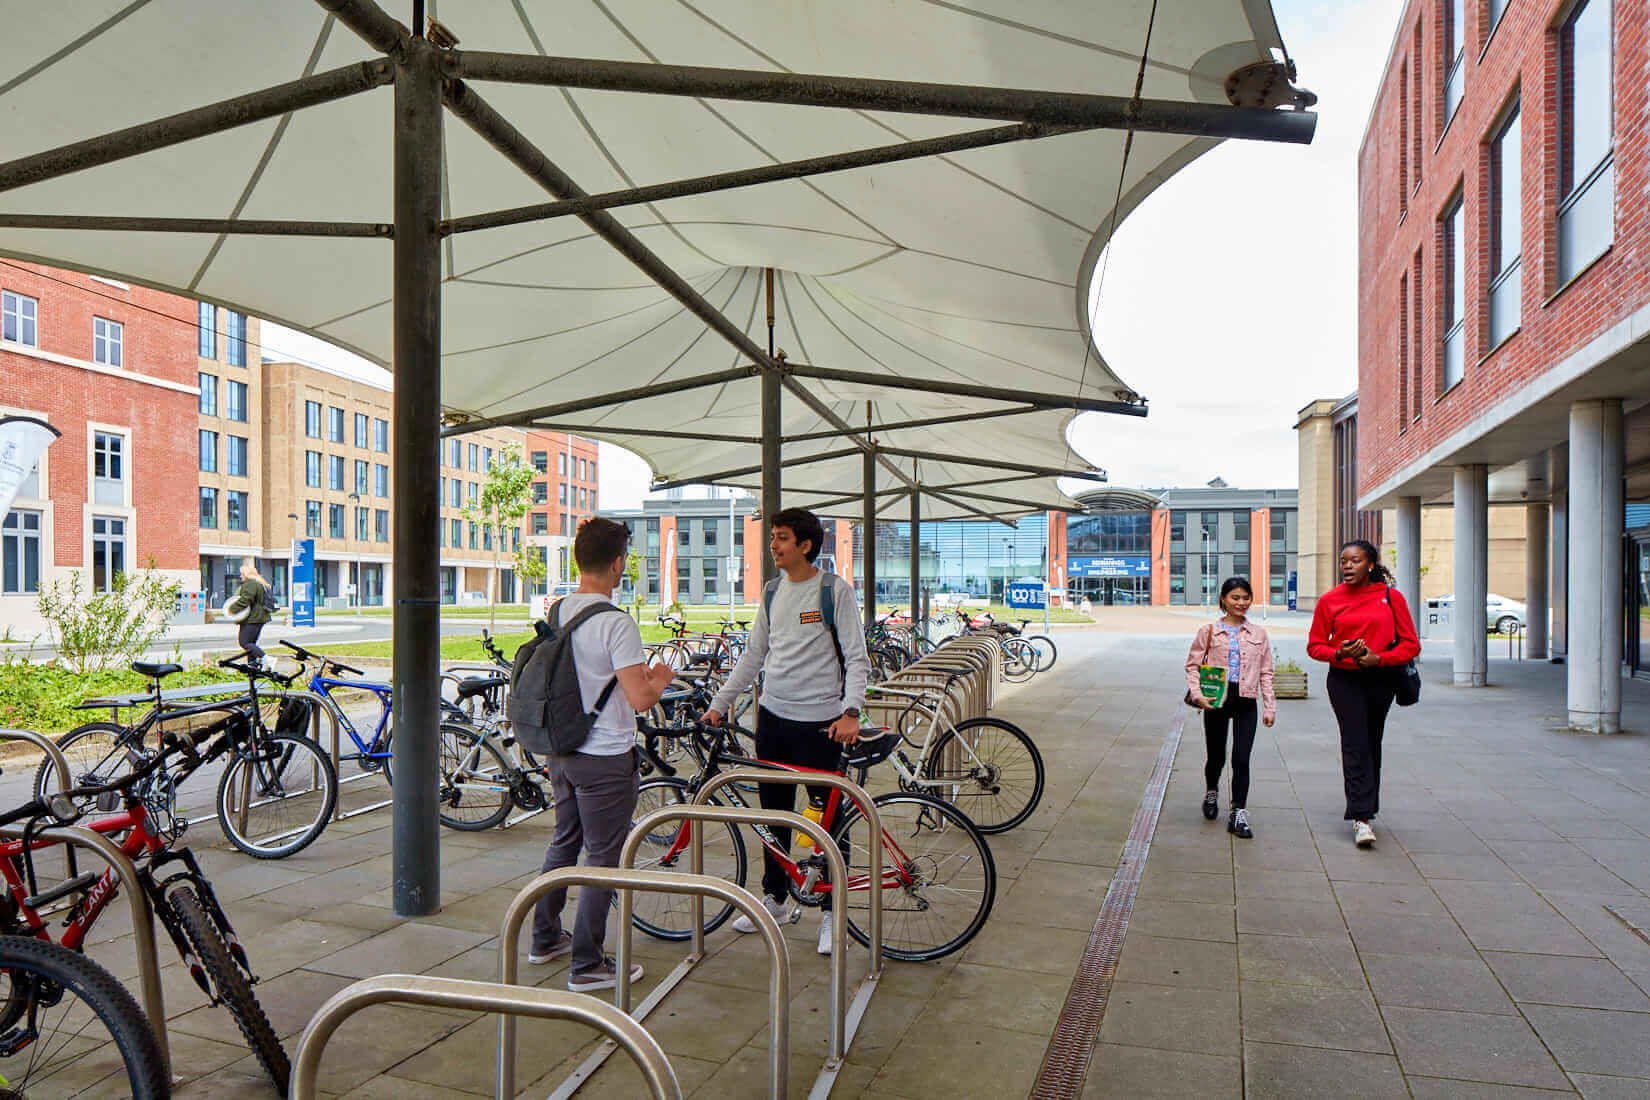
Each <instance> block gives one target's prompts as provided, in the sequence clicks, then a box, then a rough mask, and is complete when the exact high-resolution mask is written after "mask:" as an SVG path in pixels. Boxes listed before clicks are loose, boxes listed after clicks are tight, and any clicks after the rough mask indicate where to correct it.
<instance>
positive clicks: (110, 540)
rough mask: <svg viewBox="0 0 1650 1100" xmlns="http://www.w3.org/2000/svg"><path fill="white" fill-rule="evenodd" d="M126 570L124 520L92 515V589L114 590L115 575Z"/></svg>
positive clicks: (94, 590)
mask: <svg viewBox="0 0 1650 1100" xmlns="http://www.w3.org/2000/svg"><path fill="white" fill-rule="evenodd" d="M124 572H126V521H125V520H123V519H118V518H116V517H114V516H93V517H92V591H93V592H110V591H113V590H114V583H115V577H117V576H118V575H120V574H121V573H124Z"/></svg>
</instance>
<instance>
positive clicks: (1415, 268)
mask: <svg viewBox="0 0 1650 1100" xmlns="http://www.w3.org/2000/svg"><path fill="white" fill-rule="evenodd" d="M1409 294H1410V297H1409V303H1410V307H1409V317H1410V325H1411V328H1410V336H1409V347H1410V352H1411V355H1410V358H1411V363H1410V368H1411V370H1410V376H1409V393H1410V398H1411V399H1412V400H1413V401H1414V402H1415V417H1414V418H1415V419H1416V420H1419V419H1421V380H1422V379H1423V378H1424V377H1425V373H1424V369H1423V367H1422V364H1421V361H1422V360H1423V359H1425V358H1426V354H1425V350H1424V349H1425V348H1426V344H1424V343H1423V342H1422V341H1421V251H1420V249H1416V251H1415V258H1414V261H1413V262H1412V263H1411V264H1410V272H1409Z"/></svg>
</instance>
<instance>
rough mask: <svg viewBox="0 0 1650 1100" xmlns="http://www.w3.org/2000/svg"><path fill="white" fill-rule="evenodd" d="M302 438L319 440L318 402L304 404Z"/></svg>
mask: <svg viewBox="0 0 1650 1100" xmlns="http://www.w3.org/2000/svg"><path fill="white" fill-rule="evenodd" d="M304 438H306V439H320V438H321V403H320V402H319V401H309V400H306V401H305V402H304Z"/></svg>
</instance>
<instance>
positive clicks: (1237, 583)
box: [1220, 577, 1255, 611]
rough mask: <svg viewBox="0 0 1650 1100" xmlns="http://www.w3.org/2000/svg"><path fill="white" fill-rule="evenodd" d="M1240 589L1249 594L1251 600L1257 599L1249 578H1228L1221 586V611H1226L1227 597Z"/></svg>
mask: <svg viewBox="0 0 1650 1100" xmlns="http://www.w3.org/2000/svg"><path fill="white" fill-rule="evenodd" d="M1240 588H1241V589H1243V590H1244V591H1245V592H1247V593H1249V598H1250V599H1251V600H1253V599H1254V598H1255V590H1254V589H1253V588H1251V587H1249V578H1248V577H1227V578H1226V581H1225V583H1223V584H1222V585H1221V586H1220V609H1221V610H1222V611H1225V610H1226V597H1227V596H1229V595H1231V594H1232V593H1233V592H1235V591H1237V590H1238V589H1240Z"/></svg>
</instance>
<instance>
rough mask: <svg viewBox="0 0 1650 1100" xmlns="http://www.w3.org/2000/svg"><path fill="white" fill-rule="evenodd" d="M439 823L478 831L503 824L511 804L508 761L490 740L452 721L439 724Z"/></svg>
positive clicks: (454, 827) (437, 796)
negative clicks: (484, 739)
mask: <svg viewBox="0 0 1650 1100" xmlns="http://www.w3.org/2000/svg"><path fill="white" fill-rule="evenodd" d="M436 798H437V799H438V804H439V806H440V807H441V824H443V825H445V826H447V828H449V829H461V830H463V831H465V832H481V831H482V830H484V829H491V828H494V827H495V826H498V825H500V824H502V823H503V821H504V819H505V818H506V817H509V816H510V807H511V806H513V805H514V804H515V803H514V801H513V800H512V799H511V797H510V764H509V762H508V761H506V760H505V759H504V757H503V755H502V754H500V753H499V751H498V749H496V748H494V747H493V743H492V742H491V741H483V740H482V739H481V737H480V736H479V735H478V734H477V733H476V731H475V730H473V729H470V728H469V727H468V726H461V725H459V724H457V723H456V722H443V723H441V786H440V788H439V789H438V791H437V793H436Z"/></svg>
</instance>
